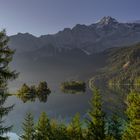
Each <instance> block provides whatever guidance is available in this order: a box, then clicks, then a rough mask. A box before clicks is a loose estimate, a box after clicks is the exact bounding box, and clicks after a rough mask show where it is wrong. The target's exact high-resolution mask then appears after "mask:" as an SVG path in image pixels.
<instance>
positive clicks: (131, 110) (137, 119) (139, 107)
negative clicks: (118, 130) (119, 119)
mask: <svg viewBox="0 0 140 140" xmlns="http://www.w3.org/2000/svg"><path fill="white" fill-rule="evenodd" d="M127 105H128V108H127V111H126V114H127V116H128V124H127V127H126V130H125V131H124V134H123V138H122V139H123V140H140V93H138V92H134V91H132V92H131V93H130V94H129V95H128V97H127Z"/></svg>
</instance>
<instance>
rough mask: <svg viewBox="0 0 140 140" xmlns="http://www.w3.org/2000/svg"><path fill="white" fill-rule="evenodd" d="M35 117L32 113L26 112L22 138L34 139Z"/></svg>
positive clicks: (25, 139)
mask: <svg viewBox="0 0 140 140" xmlns="http://www.w3.org/2000/svg"><path fill="white" fill-rule="evenodd" d="M34 137H35V130H34V119H33V116H32V114H31V113H28V114H26V117H25V121H24V123H23V135H22V136H21V140H34Z"/></svg>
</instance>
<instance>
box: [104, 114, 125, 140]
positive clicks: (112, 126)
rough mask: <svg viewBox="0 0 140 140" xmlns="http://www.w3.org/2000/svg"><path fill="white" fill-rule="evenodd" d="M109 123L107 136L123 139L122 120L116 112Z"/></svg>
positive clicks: (118, 139) (117, 139)
mask: <svg viewBox="0 0 140 140" xmlns="http://www.w3.org/2000/svg"><path fill="white" fill-rule="evenodd" d="M107 123H108V131H107V137H111V138H114V139H116V140H121V135H122V122H121V120H120V118H119V116H118V115H117V114H116V113H113V115H112V116H111V119H110V120H109V121H108V122H107Z"/></svg>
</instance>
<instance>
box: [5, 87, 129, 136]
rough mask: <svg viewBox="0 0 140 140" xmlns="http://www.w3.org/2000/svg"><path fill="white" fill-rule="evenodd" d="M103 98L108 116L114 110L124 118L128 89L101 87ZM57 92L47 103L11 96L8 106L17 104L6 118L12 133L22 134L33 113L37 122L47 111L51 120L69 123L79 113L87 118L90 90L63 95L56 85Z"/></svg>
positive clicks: (53, 92) (50, 96) (55, 91)
mask: <svg viewBox="0 0 140 140" xmlns="http://www.w3.org/2000/svg"><path fill="white" fill-rule="evenodd" d="M99 87H100V89H101V94H102V97H103V102H104V104H103V109H104V111H105V112H106V113H107V114H110V113H111V112H112V110H116V111H117V112H118V113H119V114H120V116H122V118H123V115H124V114H123V110H124V108H125V104H124V101H123V100H124V99H125V97H126V91H127V90H128V89H129V87H127V88H126V89H127V90H126V89H125V90H124V89H121V88H120V89H119V88H117V87H116V88H106V87H103V86H102V88H101V86H99ZM54 88H55V90H52V93H51V94H50V95H49V96H48V99H47V102H45V103H44V102H40V101H39V100H38V99H37V100H36V101H35V102H31V101H28V102H26V103H23V101H22V100H20V99H19V98H17V97H16V96H10V97H9V98H8V99H7V101H6V105H11V104H15V107H14V109H13V110H12V111H11V112H10V113H9V114H8V116H7V117H6V123H7V124H8V125H9V124H12V125H13V126H14V127H13V129H12V132H16V133H17V134H21V133H22V129H21V128H22V122H23V121H24V117H25V114H26V113H27V112H31V113H32V114H33V115H34V118H35V121H36V120H37V119H38V117H39V115H40V113H41V112H43V111H45V112H46V113H47V115H48V116H49V117H50V118H53V119H57V120H59V121H61V120H63V121H65V122H69V121H70V119H71V117H73V116H74V115H75V114H76V113H77V112H79V113H80V114H81V117H82V118H85V117H86V116H87V111H88V109H90V105H89V101H90V98H91V97H92V93H91V91H90V89H87V90H86V92H85V93H78V94H66V93H62V92H61V91H60V89H59V87H57V86H56V85H55V87H54Z"/></svg>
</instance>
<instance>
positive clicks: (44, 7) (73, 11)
mask: <svg viewBox="0 0 140 140" xmlns="http://www.w3.org/2000/svg"><path fill="white" fill-rule="evenodd" d="M104 16H112V17H114V18H116V19H117V20H118V21H121V22H125V21H130V20H140V0H0V29H2V28H6V30H7V34H8V35H12V34H16V33H18V32H23V33H24V32H29V33H32V34H34V35H36V36H39V35H41V34H52V33H56V32H58V31H59V30H62V29H63V28H65V27H73V26H74V25H75V24H78V23H80V24H91V23H93V22H96V21H98V20H99V19H100V18H102V17H104Z"/></svg>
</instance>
